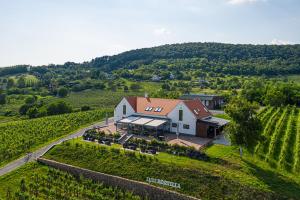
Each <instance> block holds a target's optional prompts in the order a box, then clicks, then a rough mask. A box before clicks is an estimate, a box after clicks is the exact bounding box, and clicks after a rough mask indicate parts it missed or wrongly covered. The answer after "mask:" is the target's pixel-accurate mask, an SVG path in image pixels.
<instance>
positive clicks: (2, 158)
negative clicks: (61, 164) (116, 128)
mask: <svg viewBox="0 0 300 200" xmlns="http://www.w3.org/2000/svg"><path fill="white" fill-rule="evenodd" d="M106 112H110V111H109V110H97V111H89V112H78V113H71V114H65V115H57V116H51V117H43V118H38V119H32V120H22V121H17V122H9V123H3V124H0V141H1V142H0V165H1V164H3V163H5V162H8V161H11V160H13V159H15V158H17V157H19V156H21V155H22V154H24V153H26V152H28V151H31V150H32V149H33V148H35V147H37V146H39V145H42V144H44V143H46V142H49V141H51V140H54V139H55V138H58V137H61V136H64V135H67V134H69V133H71V132H73V131H75V130H76V129H78V128H79V127H80V126H83V125H86V124H89V123H92V122H95V121H98V120H101V119H103V118H104V117H105V113H106Z"/></svg>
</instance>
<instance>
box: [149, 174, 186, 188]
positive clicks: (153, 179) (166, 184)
mask: <svg viewBox="0 0 300 200" xmlns="http://www.w3.org/2000/svg"><path fill="white" fill-rule="evenodd" d="M146 181H147V182H148V183H157V184H160V185H165V186H169V187H173V188H179V189H180V188H181V187H180V184H179V183H175V182H172V181H166V180H161V179H157V178H149V177H147V179H146Z"/></svg>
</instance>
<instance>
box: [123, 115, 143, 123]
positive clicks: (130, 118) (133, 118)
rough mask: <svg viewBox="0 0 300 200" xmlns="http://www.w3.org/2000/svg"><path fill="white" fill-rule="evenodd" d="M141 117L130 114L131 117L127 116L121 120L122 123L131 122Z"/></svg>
mask: <svg viewBox="0 0 300 200" xmlns="http://www.w3.org/2000/svg"><path fill="white" fill-rule="evenodd" d="M139 118H140V117H132V116H130V117H126V118H124V119H121V120H120V121H119V122H121V123H131V122H133V121H136V120H138V119H139Z"/></svg>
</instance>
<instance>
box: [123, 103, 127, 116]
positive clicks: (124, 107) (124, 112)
mask: <svg viewBox="0 0 300 200" xmlns="http://www.w3.org/2000/svg"><path fill="white" fill-rule="evenodd" d="M123 115H126V105H123Z"/></svg>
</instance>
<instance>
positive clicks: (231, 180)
mask: <svg viewBox="0 0 300 200" xmlns="http://www.w3.org/2000/svg"><path fill="white" fill-rule="evenodd" d="M101 146H102V145H98V144H95V143H91V142H85V141H82V140H81V139H76V140H73V141H72V142H69V143H65V144H63V145H59V146H57V147H55V148H54V149H52V150H51V151H50V152H48V153H47V154H46V155H45V157H46V158H49V159H53V160H57V161H59V162H65V163H68V164H72V165H75V166H80V167H84V168H88V169H91V170H95V171H100V172H104V173H109V174H114V175H118V176H123V177H126V178H130V179H135V180H139V181H145V179H146V177H153V178H161V179H165V180H169V181H174V182H179V183H181V184H182V189H181V190H179V192H183V193H186V194H189V195H193V196H196V197H199V198H202V199H210V198H216V199H221V198H228V199H238V198H237V197H239V198H242V199H253V198H255V197H258V196H260V197H262V198H265V199H273V198H282V197H283V196H288V197H293V198H296V199H297V198H298V197H299V196H300V180H299V177H297V176H295V175H293V174H284V173H277V172H276V171H275V170H273V169H272V168H270V167H269V166H268V165H266V164H265V163H264V162H261V161H259V160H258V159H257V158H255V157H252V156H251V155H249V154H248V153H247V152H245V155H244V158H243V159H240V157H239V154H238V151H237V148H235V147H227V146H222V145H213V146H210V147H209V148H207V150H206V153H207V154H208V155H209V156H210V157H211V161H210V162H204V161H198V160H194V159H190V158H187V157H179V156H174V155H170V154H167V153H159V154H158V155H157V156H146V157H145V156H141V155H140V154H139V153H138V152H135V155H136V156H132V155H127V154H124V151H123V150H121V153H120V154H119V153H114V152H111V150H109V149H112V148H113V149H115V148H119V147H120V146H118V145H115V146H114V147H106V146H102V147H101ZM126 152H127V151H126ZM216 185H217V186H218V187H216ZM213 188H214V190H213ZM170 189H171V188H170Z"/></svg>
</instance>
